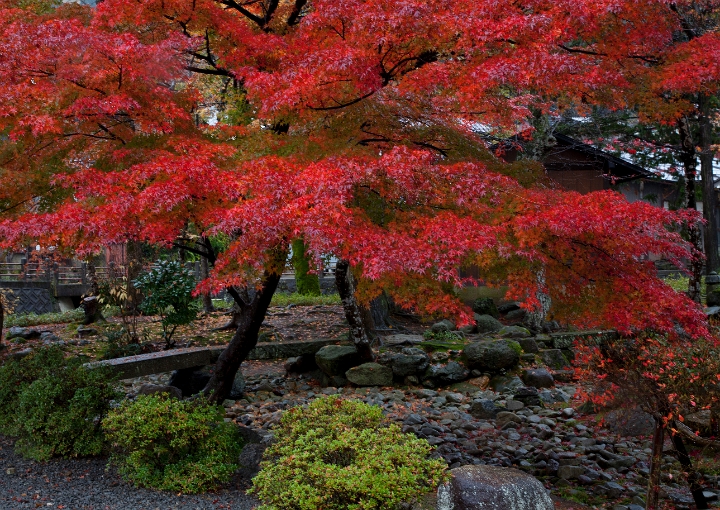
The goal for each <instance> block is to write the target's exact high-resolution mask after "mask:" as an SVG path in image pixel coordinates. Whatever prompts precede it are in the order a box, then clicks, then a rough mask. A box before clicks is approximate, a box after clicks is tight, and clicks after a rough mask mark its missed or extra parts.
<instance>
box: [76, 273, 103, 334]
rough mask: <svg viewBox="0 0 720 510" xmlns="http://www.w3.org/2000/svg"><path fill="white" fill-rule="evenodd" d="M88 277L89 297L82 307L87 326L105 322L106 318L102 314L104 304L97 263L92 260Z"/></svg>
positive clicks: (84, 321)
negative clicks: (102, 302)
mask: <svg viewBox="0 0 720 510" xmlns="http://www.w3.org/2000/svg"><path fill="white" fill-rule="evenodd" d="M87 276H88V281H89V282H90V289H89V290H88V296H87V297H86V298H85V299H83V300H82V303H80V306H81V307H82V309H83V311H84V312H85V317H84V318H83V324H85V325H86V326H87V325H88V324H92V323H94V322H104V321H105V317H103V314H102V304H101V303H100V299H99V296H100V287H99V285H98V279H97V272H96V271H95V263H94V262H93V261H92V260H90V261H88V263H87Z"/></svg>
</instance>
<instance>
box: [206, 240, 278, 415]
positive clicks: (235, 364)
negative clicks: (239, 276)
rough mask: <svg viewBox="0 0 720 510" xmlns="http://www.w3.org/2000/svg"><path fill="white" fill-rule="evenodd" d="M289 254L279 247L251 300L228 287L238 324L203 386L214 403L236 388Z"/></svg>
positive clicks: (255, 342) (220, 400)
mask: <svg viewBox="0 0 720 510" xmlns="http://www.w3.org/2000/svg"><path fill="white" fill-rule="evenodd" d="M286 256H287V253H286V252H285V251H283V250H277V252H276V253H275V255H274V257H273V260H272V261H271V263H270V267H269V268H268V269H266V270H265V273H264V274H263V279H262V286H261V288H260V289H258V290H257V291H255V294H254V295H253V296H252V297H251V298H250V299H248V300H244V299H243V297H242V296H241V295H240V293H238V292H237V290H236V289H232V288H231V289H229V290H228V292H230V294H231V295H232V296H233V299H235V302H236V304H237V305H238V307H239V314H238V326H237V329H236V330H235V334H234V335H233V337H232V339H231V340H230V343H229V344H228V346H227V347H226V348H225V350H224V351H223V352H222V354H221V355H220V358H218V360H217V363H216V364H215V370H214V373H213V376H212V377H211V378H210V380H209V381H208V383H207V385H206V386H205V388H204V389H203V394H204V395H205V396H206V397H207V398H208V400H210V401H211V402H222V401H223V400H225V398H226V397H227V395H228V394H229V393H230V390H231V389H232V385H233V381H234V380H235V374H237V371H238V369H239V368H240V365H241V364H242V362H243V361H245V358H247V355H248V353H249V352H250V351H251V350H252V349H254V348H255V346H256V345H257V341H258V332H259V331H260V326H261V325H262V323H263V321H264V320H265V314H266V313H267V309H268V307H269V306H270V301H271V300H272V296H273V294H274V293H275V289H277V286H278V283H279V282H280V277H281V275H282V267H283V266H284V265H285V258H286Z"/></svg>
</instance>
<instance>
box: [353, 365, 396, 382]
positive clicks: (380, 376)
mask: <svg viewBox="0 0 720 510" xmlns="http://www.w3.org/2000/svg"><path fill="white" fill-rule="evenodd" d="M345 377H347V379H348V381H350V382H351V383H353V384H355V385H357V386H390V385H391V384H392V380H393V371H392V369H391V368H390V367H386V366H384V365H381V364H379V363H363V364H362V365H360V366H357V367H353V368H351V369H350V370H348V371H347V372H345Z"/></svg>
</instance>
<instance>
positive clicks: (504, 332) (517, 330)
mask: <svg viewBox="0 0 720 510" xmlns="http://www.w3.org/2000/svg"><path fill="white" fill-rule="evenodd" d="M497 334H498V335H500V336H501V337H503V338H528V337H530V336H532V334H531V333H530V330H528V329H527V328H523V327H521V326H505V327H503V328H502V329H501V330H500V331H498V333H497Z"/></svg>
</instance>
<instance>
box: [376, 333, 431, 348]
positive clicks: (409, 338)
mask: <svg viewBox="0 0 720 510" xmlns="http://www.w3.org/2000/svg"><path fill="white" fill-rule="evenodd" d="M424 340H425V339H424V338H423V337H422V335H390V336H386V337H384V338H383V339H382V343H383V344H384V345H389V346H392V345H417V344H419V343H422V342H423V341H424Z"/></svg>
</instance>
